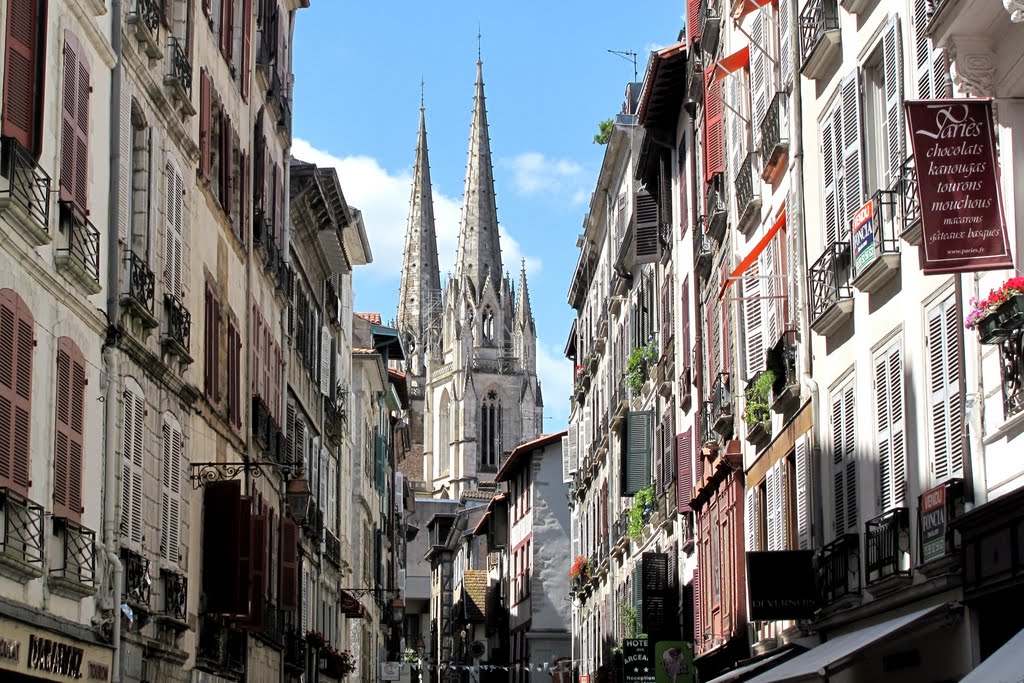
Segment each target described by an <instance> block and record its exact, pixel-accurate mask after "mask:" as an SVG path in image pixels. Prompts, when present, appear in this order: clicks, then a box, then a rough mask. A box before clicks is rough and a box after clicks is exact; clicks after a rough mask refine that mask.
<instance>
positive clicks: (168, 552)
mask: <svg viewBox="0 0 1024 683" xmlns="http://www.w3.org/2000/svg"><path fill="white" fill-rule="evenodd" d="M161 438H162V460H163V476H162V479H161V505H160V523H161V532H160V554H161V555H162V556H163V558H164V559H165V560H167V561H168V562H171V563H173V564H176V563H177V562H178V550H179V548H180V544H179V540H178V539H179V530H180V529H181V447H182V438H181V430H180V429H179V428H178V427H177V426H176V425H175V424H173V423H172V422H171V421H170V420H169V419H167V418H166V417H165V418H164V422H163V427H162V430H161Z"/></svg>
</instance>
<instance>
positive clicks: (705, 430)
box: [697, 401, 718, 446]
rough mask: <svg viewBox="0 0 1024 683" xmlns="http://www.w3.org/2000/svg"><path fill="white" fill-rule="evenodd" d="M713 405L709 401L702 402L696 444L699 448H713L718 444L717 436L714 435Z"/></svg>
mask: <svg viewBox="0 0 1024 683" xmlns="http://www.w3.org/2000/svg"><path fill="white" fill-rule="evenodd" d="M714 413H715V409H714V404H713V403H712V402H711V401H704V403H703V404H702V405H701V410H700V434H699V435H698V440H697V443H699V444H700V445H701V446H715V445H717V444H718V435H717V434H716V433H715V419H714Z"/></svg>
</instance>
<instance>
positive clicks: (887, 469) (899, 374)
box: [875, 340, 906, 512]
mask: <svg viewBox="0 0 1024 683" xmlns="http://www.w3.org/2000/svg"><path fill="white" fill-rule="evenodd" d="M875 405H876V408H875V411H876V412H875V415H876V417H877V423H876V427H877V434H878V467H879V475H880V478H879V480H880V488H879V499H880V504H881V509H882V511H883V512H884V511H886V510H890V509H892V508H894V507H897V506H899V505H902V504H903V502H904V498H905V497H904V493H905V491H906V447H905V443H904V439H905V435H904V417H903V362H902V358H901V353H900V345H899V340H897V341H896V342H895V343H894V344H892V345H890V346H889V347H887V348H886V349H885V350H884V351H882V352H881V353H880V354H878V355H877V356H876V357H875Z"/></svg>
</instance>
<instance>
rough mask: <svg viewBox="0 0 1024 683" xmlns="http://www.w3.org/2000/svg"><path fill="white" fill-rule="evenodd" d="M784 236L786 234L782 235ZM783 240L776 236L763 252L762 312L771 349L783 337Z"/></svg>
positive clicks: (767, 346) (767, 341) (765, 345)
mask: <svg viewBox="0 0 1024 683" xmlns="http://www.w3.org/2000/svg"><path fill="white" fill-rule="evenodd" d="M780 234H784V233H780ZM781 242H782V239H781V238H780V237H779V236H778V235H776V236H775V237H773V238H772V240H771V242H769V243H768V246H766V247H765V249H764V251H762V252H761V256H760V258H759V260H760V270H761V275H762V276H763V277H762V278H761V280H760V282H761V310H762V311H763V315H764V336H763V339H764V342H765V343H764V347H765V348H771V347H773V346H775V342H777V341H778V340H779V337H780V336H782V325H783V322H782V321H783V313H782V299H781V297H780V294H781V292H783V291H784V290H785V284H784V281H783V280H780V279H779V277H780V276H781V274H782V273H781V270H780V268H779V259H778V250H779V244H780V243H781Z"/></svg>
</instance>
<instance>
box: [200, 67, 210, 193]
mask: <svg viewBox="0 0 1024 683" xmlns="http://www.w3.org/2000/svg"><path fill="white" fill-rule="evenodd" d="M210 85H211V84H210V74H209V72H207V71H206V68H205V67H204V68H202V69H200V70H199V172H200V174H201V175H202V176H203V179H204V180H207V181H209V180H210V151H211V150H210V142H211V134H212V133H213V119H212V112H211V108H212V107H211V104H212V103H211V101H210V99H211V98H210V91H211V88H210Z"/></svg>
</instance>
